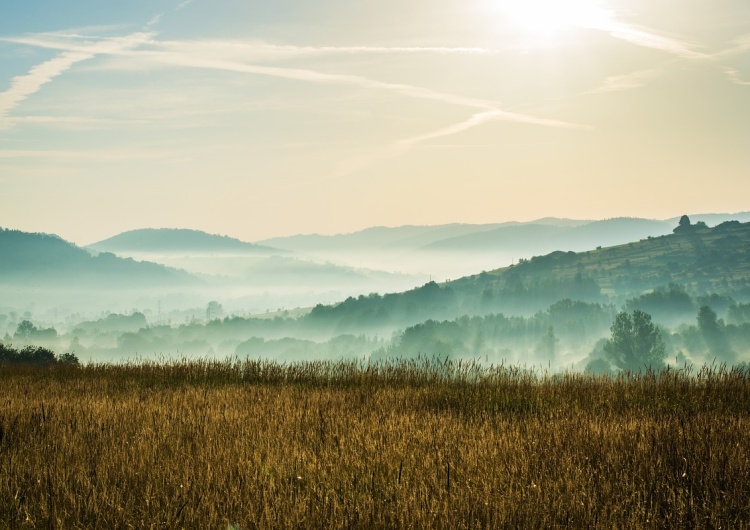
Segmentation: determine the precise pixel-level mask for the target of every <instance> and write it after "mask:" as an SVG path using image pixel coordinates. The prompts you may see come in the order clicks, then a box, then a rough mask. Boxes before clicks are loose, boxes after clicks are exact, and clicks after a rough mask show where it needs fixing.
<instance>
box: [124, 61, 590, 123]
mask: <svg viewBox="0 0 750 530" xmlns="http://www.w3.org/2000/svg"><path fill="white" fill-rule="evenodd" d="M134 53H136V54H138V55H141V56H144V57H147V58H150V59H151V60H153V61H157V62H163V63H166V64H171V65H174V66H182V67H191V68H205V69H214V70H223V71H231V72H238V73H248V74H256V75H265V76H270V77H278V78H283V79H290V80H295V81H306V82H312V83H326V84H334V85H351V86H357V87H360V88H365V89H372V90H382V91H386V92H391V93H397V94H400V95H403V96H408V97H412V98H417V99H423V100H432V101H439V102H442V103H447V104H451V105H457V106H462V107H469V108H478V109H483V110H485V111H491V112H492V113H493V114H494V115H496V116H497V118H496V119H504V120H507V121H514V122H521V123H528V124H535V125H543V126H549V127H563V128H582V127H584V126H582V125H579V124H574V123H570V122H565V121H560V120H552V119H546V118H539V117H536V116H532V115H527V114H519V113H514V112H507V111H503V110H501V109H499V108H498V107H499V104H498V103H497V102H494V101H487V100H482V99H475V98H468V97H464V96H457V95H454V94H449V93H445V92H438V91H435V90H430V89H427V88H421V87H416V86H413V85H406V84H399V83H387V82H384V81H377V80H374V79H370V78H367V77H361V76H356V75H346V74H327V73H323V72H319V71H316V70H309V69H302V68H285V67H276V66H262V65H255V64H245V63H240V62H236V61H220V60H215V59H201V58H198V57H195V56H193V55H184V54H177V53H170V52H134Z"/></svg>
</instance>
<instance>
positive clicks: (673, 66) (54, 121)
mask: <svg viewBox="0 0 750 530" xmlns="http://www.w3.org/2000/svg"><path fill="white" fill-rule="evenodd" d="M749 196H750V2H748V1H747V0H710V1H709V0H522V1H512V0H398V1H395V0H377V1H374V0H358V1H357V2H345V1H342V0H316V1H315V2H310V1H302V0H274V1H273V2H269V1H267V0H129V1H128V2H122V1H119V0H118V1H115V0H70V1H67V2H60V1H59V0H5V1H3V2H2V5H1V6H0V226H1V227H5V228H13V229H19V230H25V231H32V232H46V233H56V234H58V235H60V236H61V237H63V238H65V239H67V240H69V241H72V242H75V243H78V244H81V245H83V244H89V243H93V242H95V241H99V240H101V239H104V238H107V237H110V236H112V235H115V234H117V233H120V232H123V231H126V230H132V229H136V228H146V227H179V228H193V229H199V230H205V231H207V232H210V233H217V234H222V235H230V236H233V237H238V238H240V239H244V240H246V241H258V240H262V239H264V238H269V237H273V236H282V235H292V234H298V233H313V232H315V233H342V232H351V231H355V230H358V229H362V228H365V227H368V226H376V225H385V226H398V225H404V224H418V225H424V224H444V223H453V222H460V223H491V222H503V221H511V220H516V221H528V220H532V219H536V218H540V217H546V216H558V217H569V218H577V219H600V218H611V217H618V216H632V217H649V218H669V217H674V216H678V215H680V214H683V213H709V212H738V211H746V210H748V209H750V203H748V201H747V197H749Z"/></svg>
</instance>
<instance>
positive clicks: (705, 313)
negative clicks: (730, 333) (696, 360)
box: [697, 305, 735, 362]
mask: <svg viewBox="0 0 750 530" xmlns="http://www.w3.org/2000/svg"><path fill="white" fill-rule="evenodd" d="M697 320H698V329H699V330H700V332H701V335H702V336H703V340H704V341H705V342H706V345H707V346H708V349H709V351H710V354H711V355H712V356H714V357H715V358H717V359H718V360H720V361H728V362H732V361H734V360H735V355H734V352H733V351H732V348H731V347H730V346H729V341H728V340H727V338H726V335H725V334H724V327H725V326H724V321H723V320H722V319H720V318H718V317H717V315H716V311H714V310H713V308H711V307H710V306H707V305H704V306H701V308H700V309H699V310H698V318H697Z"/></svg>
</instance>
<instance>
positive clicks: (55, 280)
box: [0, 229, 196, 288]
mask: <svg viewBox="0 0 750 530" xmlns="http://www.w3.org/2000/svg"><path fill="white" fill-rule="evenodd" d="M0 282H2V283H3V284H6V285H7V284H14V283H19V284H29V283H32V284H34V285H40V284H42V285H49V286H56V287H70V286H74V285H75V286H91V287H94V286H111V287H117V288H122V287H127V286H148V285H181V284H189V283H194V282H196V280H195V279H194V278H193V277H191V276H190V275H189V274H187V273H186V272H184V271H180V270H177V269H170V268H167V267H164V266H162V265H157V264H155V263H149V262H137V261H134V260H132V259H122V258H118V257H116V256H114V255H113V254H110V253H106V252H105V253H101V254H99V255H98V256H92V255H91V254H90V253H89V252H87V251H86V250H84V249H82V248H80V247H77V246H75V245H73V244H72V243H68V242H67V241H65V240H63V239H61V238H60V237H58V236H55V235H48V234H33V233H28V232H21V231H18V230H6V229H0Z"/></svg>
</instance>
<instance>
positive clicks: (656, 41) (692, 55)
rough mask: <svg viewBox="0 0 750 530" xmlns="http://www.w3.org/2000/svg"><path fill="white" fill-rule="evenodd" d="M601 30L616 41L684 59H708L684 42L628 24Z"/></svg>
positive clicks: (614, 25) (617, 24)
mask: <svg viewBox="0 0 750 530" xmlns="http://www.w3.org/2000/svg"><path fill="white" fill-rule="evenodd" d="M602 29H605V31H607V32H608V33H609V34H610V35H611V36H613V37H615V38H617V39H622V40H624V41H627V42H630V43H631V44H635V45H637V46H642V47H644V48H651V49H654V50H660V51H663V52H666V53H670V54H672V55H677V56H679V57H682V58H684V59H706V58H708V57H709V55H707V54H705V53H700V52H696V51H693V50H691V49H690V47H689V46H688V45H687V44H686V43H684V42H681V41H678V40H675V39H670V38H668V37H662V36H661V35H657V34H655V33H652V32H650V31H646V30H644V29H641V28H638V27H635V26H630V25H628V24H623V23H619V22H617V23H614V24H613V25H612V26H611V27H605V28H602Z"/></svg>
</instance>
